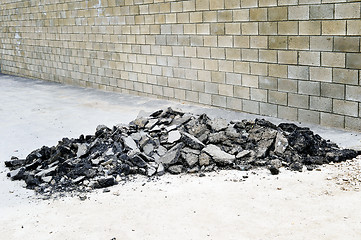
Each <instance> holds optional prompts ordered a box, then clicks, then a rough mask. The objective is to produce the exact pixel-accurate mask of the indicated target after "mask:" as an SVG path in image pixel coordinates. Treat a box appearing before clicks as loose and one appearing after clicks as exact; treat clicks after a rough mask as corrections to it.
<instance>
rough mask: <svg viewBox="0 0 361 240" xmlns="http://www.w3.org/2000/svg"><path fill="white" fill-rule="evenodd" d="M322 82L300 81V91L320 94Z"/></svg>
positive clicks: (315, 94)
mask: <svg viewBox="0 0 361 240" xmlns="http://www.w3.org/2000/svg"><path fill="white" fill-rule="evenodd" d="M320 86H321V84H320V83H319V82H311V81H298V93H300V94H306V95H313V96H320V93H321V87H320Z"/></svg>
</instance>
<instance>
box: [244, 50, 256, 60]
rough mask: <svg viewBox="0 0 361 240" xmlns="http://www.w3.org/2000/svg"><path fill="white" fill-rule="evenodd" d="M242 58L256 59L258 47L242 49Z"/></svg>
mask: <svg viewBox="0 0 361 240" xmlns="http://www.w3.org/2000/svg"><path fill="white" fill-rule="evenodd" d="M242 60H245V61H253V62H256V61H258V49H242Z"/></svg>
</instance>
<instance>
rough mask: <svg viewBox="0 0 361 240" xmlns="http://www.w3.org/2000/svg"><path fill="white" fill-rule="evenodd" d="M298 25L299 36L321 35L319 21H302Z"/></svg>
mask: <svg viewBox="0 0 361 240" xmlns="http://www.w3.org/2000/svg"><path fill="white" fill-rule="evenodd" d="M299 24H300V30H299V33H300V35H321V21H302V22H300V23H299Z"/></svg>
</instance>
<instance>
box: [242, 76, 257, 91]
mask: <svg viewBox="0 0 361 240" xmlns="http://www.w3.org/2000/svg"><path fill="white" fill-rule="evenodd" d="M242 86H245V87H253V88H257V87H258V76H254V75H246V74H244V75H242Z"/></svg>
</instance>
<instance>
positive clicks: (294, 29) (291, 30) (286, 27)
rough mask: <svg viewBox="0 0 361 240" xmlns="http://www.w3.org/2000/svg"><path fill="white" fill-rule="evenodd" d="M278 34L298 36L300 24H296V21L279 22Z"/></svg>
mask: <svg viewBox="0 0 361 240" xmlns="http://www.w3.org/2000/svg"><path fill="white" fill-rule="evenodd" d="M278 34H280V35H298V22H296V21H282V22H278Z"/></svg>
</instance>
